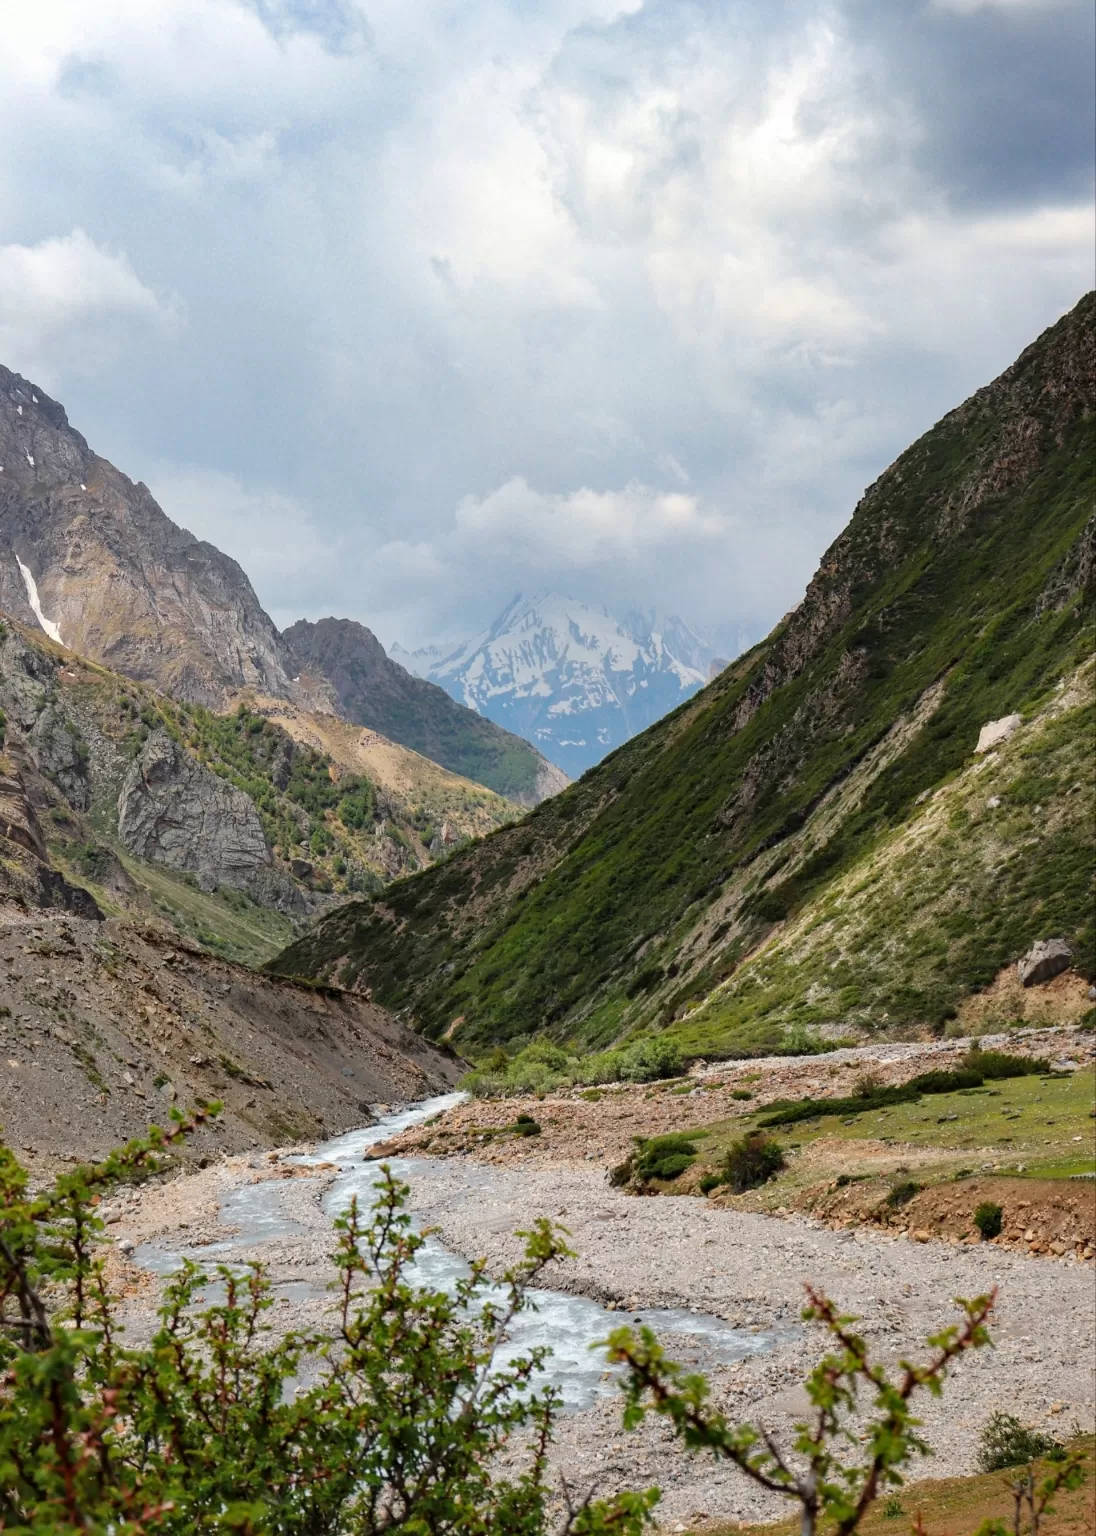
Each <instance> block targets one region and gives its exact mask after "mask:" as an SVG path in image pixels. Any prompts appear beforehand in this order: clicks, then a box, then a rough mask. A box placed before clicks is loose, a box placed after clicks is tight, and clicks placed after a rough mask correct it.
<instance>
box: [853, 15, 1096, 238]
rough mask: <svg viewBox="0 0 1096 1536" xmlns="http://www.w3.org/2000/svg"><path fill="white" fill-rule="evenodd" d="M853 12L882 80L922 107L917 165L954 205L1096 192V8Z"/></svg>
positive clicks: (984, 205)
mask: <svg viewBox="0 0 1096 1536" xmlns="http://www.w3.org/2000/svg"><path fill="white" fill-rule="evenodd" d="M846 14H847V16H848V20H849V26H850V32H851V33H852V35H853V36H855V37H857V38H859V39H860V40H862V41H863V42H864V43H865V44H867V45H868V46H870V48H871V49H872V52H873V55H874V59H875V61H876V64H877V68H878V77H877V82H878V83H881V84H882V85H883V87H884V88H885V89H886V90H887V91H888V92H893V93H894V95H895V96H896V97H897V98H898V99H900V100H902V101H904V102H908V103H909V105H910V107H911V108H912V110H913V112H914V113H915V114H916V117H917V121H918V123H919V124H920V125H921V131H922V134H923V139H922V143H921V145H920V147H919V149H918V150H917V151H916V156H915V158H916V161H917V163H918V164H919V165H920V166H921V167H922V168H923V169H924V170H925V171H926V172H927V173H928V174H930V175H931V176H932V177H933V179H934V181H936V183H937V184H938V185H939V186H940V187H941V188H943V189H944V190H945V191H946V193H947V195H948V196H949V198H950V199H952V200H953V201H954V203H955V204H956V206H958V207H963V208H966V209H982V210H987V209H988V210H1000V209H1007V208H1012V207H1016V206H1023V204H1025V203H1027V202H1030V201H1033V200H1036V201H1041V202H1049V201H1072V200H1075V199H1078V198H1084V197H1086V196H1089V195H1090V193H1091V189H1092V142H1093V124H1092V100H1093V76H1094V71H1096V8H1094V7H1093V6H1091V5H1088V4H1074V3H1073V0H1061V3H1055V0H1049V3H1047V4H1039V3H1034V4H1028V5H1022V4H1013V5H985V4H984V5H973V4H972V5H970V6H947V5H939V4H937V5H933V4H927V3H925V0H892V3H889V4H886V5H880V4H878V3H877V0H853V3H851V4H850V5H849V6H848V9H847V12H846Z"/></svg>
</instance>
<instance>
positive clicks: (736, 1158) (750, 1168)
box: [723, 1131, 788, 1195]
mask: <svg viewBox="0 0 1096 1536" xmlns="http://www.w3.org/2000/svg"><path fill="white" fill-rule="evenodd" d="M787 1161H788V1160H787V1158H786V1157H785V1156H784V1149H783V1148H782V1147H781V1145H780V1143H779V1142H778V1141H776V1140H775V1139H774V1138H773V1137H771V1136H765V1135H763V1134H762V1132H760V1131H752V1132H751V1133H750V1134H749V1135H748V1136H742V1137H740V1138H739V1139H738V1140H737V1141H734V1142H732V1143H731V1145H730V1146H729V1147H728V1148H727V1155H726V1158H725V1159H724V1163H723V1181H724V1183H725V1184H729V1185H730V1186H731V1188H732V1189H733V1190H734V1192H735V1194H736V1195H741V1194H742V1193H743V1192H744V1191H745V1190H747V1189H758V1188H759V1187H760V1186H761V1185H762V1184H767V1183H768V1182H769V1180H770V1179H771V1178H773V1177H774V1176H775V1175H776V1174H778V1173H779V1172H780V1170H781V1169H782V1168H783V1167H785V1166H786V1164H787Z"/></svg>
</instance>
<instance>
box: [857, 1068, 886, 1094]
mask: <svg viewBox="0 0 1096 1536" xmlns="http://www.w3.org/2000/svg"><path fill="white" fill-rule="evenodd" d="M882 1087H883V1079H882V1078H881V1077H880V1076H879V1073H878V1072H876V1071H874V1070H869V1071H867V1072H861V1073H860V1075H859V1076H858V1077H857V1079H856V1081H855V1082H854V1083H853V1085H852V1088H853V1093H854V1094H855V1096H856V1097H857V1098H858V1099H870V1098H872V1097H874V1095H875V1094H877V1093H878V1092H879V1090H880V1088H882Z"/></svg>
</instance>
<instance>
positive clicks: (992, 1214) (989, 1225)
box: [974, 1200, 1003, 1241]
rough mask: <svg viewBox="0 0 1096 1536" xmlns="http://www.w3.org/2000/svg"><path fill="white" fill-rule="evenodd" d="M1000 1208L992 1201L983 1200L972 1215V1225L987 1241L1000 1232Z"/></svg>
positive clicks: (1001, 1213)
mask: <svg viewBox="0 0 1096 1536" xmlns="http://www.w3.org/2000/svg"><path fill="white" fill-rule="evenodd" d="M1002 1215H1003V1212H1002V1210H1001V1207H1000V1206H999V1205H998V1204H997V1203H996V1201H994V1200H983V1201H982V1203H981V1205H980V1206H979V1207H978V1209H977V1210H976V1211H975V1213H974V1225H975V1226H976V1227H977V1228H978V1230H979V1232H980V1233H981V1234H982V1236H983V1238H985V1239H986V1240H987V1241H988V1239H989V1238H991V1237H997V1236H998V1235H999V1234H1000V1231H1001V1217H1002Z"/></svg>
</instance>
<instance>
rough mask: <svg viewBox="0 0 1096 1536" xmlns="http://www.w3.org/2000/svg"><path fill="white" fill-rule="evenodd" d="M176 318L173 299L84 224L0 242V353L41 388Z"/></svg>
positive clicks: (174, 324) (163, 329)
mask: <svg viewBox="0 0 1096 1536" xmlns="http://www.w3.org/2000/svg"><path fill="white" fill-rule="evenodd" d="M181 323H182V307H181V305H180V303H179V301H178V300H177V299H174V298H172V297H163V296H160V295H158V294H156V293H154V292H153V290H152V289H151V288H149V287H146V285H145V284H144V283H142V282H141V280H140V278H139V277H138V276H137V274H136V272H134V270H133V267H132V266H131V265H130V262H129V259H128V257H127V256H126V255H125V253H124V252H122V253H116V252H112V251H109V250H105V249H104V248H103V247H101V246H99V245H96V243H95V241H94V240H92V239H90V238H89V236H88V235H87V234H85V232H84V231H83V230H82V229H74V230H73V231H72V233H71V234H70V235H62V236H54V237H52V238H49V239H45V240H40V241H39V242H38V243H37V244H36V245H18V244H11V245H0V356H2V357H3V358H4V360H5V362H6V363H7V365H8V366H9V367H12V368H15V369H16V370H18V371H19V372H22V373H26V374H32V375H33V376H34V377H35V379H37V380H41V381H42V382H43V383H45V384H46V385H51V384H52V383H53V381H54V380H55V379H57V378H59V377H64V376H66V375H70V374H71V372H72V371H73V370H82V371H93V370H94V369H95V368H97V367H100V366H101V365H102V362H103V353H104V350H105V351H107V352H111V353H113V354H115V355H118V354H120V353H122V352H124V351H125V350H126V348H127V347H130V346H133V345H135V344H136V345H139V344H140V342H141V340H142V339H143V338H145V337H148V336H149V335H153V336H157V335H158V336H160V337H164V336H170V335H171V334H172V333H173V332H175V331H176V330H177V329H178V327H179V326H180V324H181Z"/></svg>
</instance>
